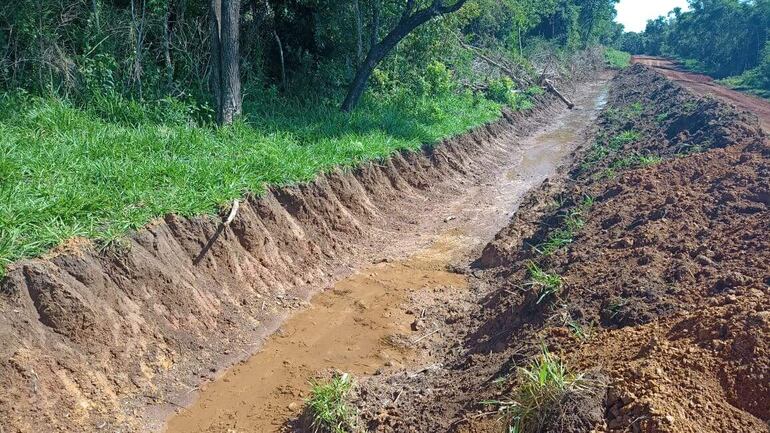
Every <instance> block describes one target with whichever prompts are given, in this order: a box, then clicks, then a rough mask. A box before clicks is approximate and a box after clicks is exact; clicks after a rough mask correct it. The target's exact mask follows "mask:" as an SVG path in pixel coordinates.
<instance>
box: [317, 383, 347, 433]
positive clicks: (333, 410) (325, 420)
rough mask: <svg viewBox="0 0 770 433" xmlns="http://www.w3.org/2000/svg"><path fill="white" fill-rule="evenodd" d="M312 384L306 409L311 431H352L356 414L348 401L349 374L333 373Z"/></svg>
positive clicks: (327, 432)
mask: <svg viewBox="0 0 770 433" xmlns="http://www.w3.org/2000/svg"><path fill="white" fill-rule="evenodd" d="M312 385H313V388H312V390H311V392H310V398H309V399H308V401H307V406H306V409H307V411H308V413H309V415H310V417H311V420H312V421H311V428H312V429H313V433H353V432H354V431H355V429H356V414H355V410H354V409H353V408H351V407H350V405H349V403H348V398H349V396H350V392H351V390H352V388H353V380H352V378H351V377H350V375H348V374H347V373H344V374H340V375H335V376H334V377H333V378H331V379H330V380H329V381H326V382H314V383H313V384H312Z"/></svg>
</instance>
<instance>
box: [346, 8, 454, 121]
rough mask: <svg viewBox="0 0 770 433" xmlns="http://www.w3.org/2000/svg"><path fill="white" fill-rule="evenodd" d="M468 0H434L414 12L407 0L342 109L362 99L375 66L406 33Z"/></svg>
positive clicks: (368, 57) (355, 80)
mask: <svg viewBox="0 0 770 433" xmlns="http://www.w3.org/2000/svg"><path fill="white" fill-rule="evenodd" d="M466 1H467V0H457V1H455V2H454V3H453V4H452V5H450V6H444V2H443V1H442V0H433V2H432V3H431V5H430V6H428V7H426V8H425V9H422V10H418V11H416V12H414V13H412V10H413V8H414V4H415V2H414V1H413V0H409V1H407V6H406V9H405V11H404V15H403V16H402V17H401V19H400V20H399V21H398V24H397V25H396V27H395V28H394V29H393V30H391V31H390V33H388V34H387V35H386V36H385V37H384V38H383V39H382V41H380V42H379V43H376V44H374V45H372V47H371V48H370V49H369V53H368V54H367V55H366V60H364V63H363V64H362V65H361V66H359V67H358V70H357V71H356V76H355V77H354V78H353V82H352V83H350V87H349V88H348V93H347V95H346V96H345V100H344V101H342V106H341V107H340V109H341V110H342V111H344V112H350V111H352V110H353V109H354V108H356V105H358V101H360V100H361V95H363V93H364V90H366V83H367V82H368V81H369V77H370V76H371V75H372V71H374V68H376V67H377V65H378V64H379V63H380V62H381V61H382V59H384V58H385V56H387V55H388V53H390V51H391V50H392V49H393V48H395V46H396V45H398V43H399V42H401V40H402V39H404V38H405V37H406V35H408V34H409V33H411V32H412V31H413V30H414V29H416V28H417V27H419V26H420V25H422V24H424V23H426V22H428V21H429V20H430V19H432V18H434V17H437V16H439V15H444V14H448V13H452V12H455V11H457V10H458V9H460V8H461V7H462V6H463V4H465V2H466Z"/></svg>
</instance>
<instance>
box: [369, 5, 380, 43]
mask: <svg viewBox="0 0 770 433" xmlns="http://www.w3.org/2000/svg"><path fill="white" fill-rule="evenodd" d="M373 3H374V4H373V5H372V8H373V9H374V10H373V11H372V33H371V35H369V49H370V50H371V49H372V48H373V47H374V46H375V45H377V41H378V40H379V37H380V35H379V31H380V1H379V0H373Z"/></svg>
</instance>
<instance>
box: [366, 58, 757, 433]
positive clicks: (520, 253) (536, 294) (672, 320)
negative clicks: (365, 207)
mask: <svg viewBox="0 0 770 433" xmlns="http://www.w3.org/2000/svg"><path fill="white" fill-rule="evenodd" d="M766 146H767V145H766V137H765V136H764V135H763V132H762V130H761V128H760V126H759V123H758V121H757V119H756V118H755V117H753V116H752V115H750V114H748V113H742V112H739V111H737V110H736V109H735V108H734V107H731V106H729V105H726V104H724V103H722V102H720V101H719V100H716V99H713V98H701V97H697V96H695V95H693V94H691V93H689V92H688V91H687V90H685V89H684V88H682V87H681V86H679V85H678V84H675V83H673V82H671V81H669V80H667V79H665V78H664V77H663V76H661V75H660V74H658V73H655V72H653V71H651V70H649V69H647V68H645V67H642V66H638V65H637V66H634V67H632V68H630V69H629V70H627V71H624V72H622V73H620V74H619V75H618V76H617V77H616V78H615V79H614V81H613V83H612V90H611V93H610V98H609V104H608V107H607V108H606V109H605V111H604V113H603V115H602V116H601V120H600V123H599V125H598V128H597V131H595V134H594V138H593V139H591V140H588V141H587V143H586V145H585V146H584V147H583V149H582V150H581V151H578V152H577V154H576V157H575V161H574V163H573V164H572V166H571V167H570V168H569V170H568V174H569V175H568V176H565V178H564V179H551V180H550V181H549V182H546V183H545V184H544V185H543V187H542V188H541V189H540V191H539V192H538V193H536V194H534V195H532V196H531V197H530V199H529V200H528V201H526V202H525V205H524V206H522V208H521V209H520V210H519V211H518V214H517V215H516V216H515V217H514V219H513V220H512V223H511V225H509V227H507V228H506V229H504V230H502V231H501V232H500V233H499V234H498V235H497V236H496V238H495V240H493V241H492V242H491V243H490V244H489V245H488V246H487V247H486V248H485V250H484V252H483V254H482V256H481V257H480V258H479V260H477V262H475V264H474V265H475V266H477V267H478V268H481V269H485V270H484V271H483V272H481V271H479V270H477V271H474V275H476V277H477V278H475V279H474V281H472V285H473V286H474V288H475V291H474V293H475V295H474V296H475V298H473V302H474V304H475V305H476V308H474V309H472V310H471V311H469V313H468V314H467V315H466V316H465V317H463V318H461V319H460V320H458V321H457V322H454V323H452V324H448V325H447V326H446V327H445V328H444V329H443V330H442V332H441V334H440V335H441V337H440V339H439V340H437V341H434V343H433V345H432V346H431V348H430V350H431V351H432V352H433V353H441V352H442V351H443V356H442V357H440V358H439V359H443V361H442V362H441V365H440V367H437V368H434V369H432V370H427V371H420V372H414V371H411V372H409V371H406V372H401V373H397V374H392V375H386V376H375V377H373V378H370V379H367V380H365V381H364V382H363V383H362V384H361V388H362V389H361V391H360V394H359V395H360V401H359V403H358V404H359V406H360V407H361V408H362V412H361V414H362V417H363V419H364V420H366V421H367V425H368V427H369V429H370V430H372V431H382V432H409V431H456V432H484V433H491V432H500V431H507V430H505V428H506V424H507V423H509V422H510V420H508V419H506V416H505V411H504V410H502V411H501V409H504V408H505V407H506V406H507V405H508V406H509V405H511V404H516V403H515V399H514V396H516V392H517V390H518V389H520V388H519V387H520V385H518V384H519V383H520V380H521V374H522V372H521V370H520V368H521V367H523V366H526V365H528V364H529V363H530V362H531V360H532V359H534V358H535V357H536V356H538V353H539V352H540V351H541V350H542V348H543V347H544V348H545V349H546V350H548V351H549V352H550V353H552V354H554V355H555V356H557V357H558V358H559V359H560V360H561V361H563V362H564V365H566V366H567V367H568V368H569V369H570V370H571V371H572V372H573V373H575V374H581V373H582V374H589V373H590V374H592V375H594V374H595V375H598V376H599V377H602V378H605V380H601V381H596V382H597V383H600V384H601V385H600V386H599V387H598V390H597V388H596V387H594V388H592V391H591V392H584V393H583V394H580V393H578V394H577V395H575V396H574V398H573V399H571V400H570V401H572V402H574V404H573V405H572V407H570V405H562V406H561V408H562V409H563V410H562V411H561V412H559V416H556V415H553V416H550V417H549V419H551V420H552V421H553V422H554V423H555V424H547V425H543V426H541V428H539V429H536V430H533V431H583V432H585V431H634V432H637V431H644V432H724V431H741V432H768V431H770V428H768V422H769V421H770V397H768V396H770V345H769V343H768V341H770V237H768V233H770V199H769V198H768V197H770V183H769V181H768V179H770V155H768V154H767V152H766ZM587 389H588V388H587ZM400 390H403V391H400ZM396 394H398V395H399V396H400V397H399V398H395V397H394V396H395V395H396ZM597 395H600V396H601V398H598V399H597V398H594V397H595V396H597ZM592 402H593V403H592ZM592 408H593V409H592ZM589 414H599V416H588V415H589ZM564 420H568V421H569V420H572V421H570V422H563V421H564ZM589 424H590V425H589Z"/></svg>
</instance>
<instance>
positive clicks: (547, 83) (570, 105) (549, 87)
mask: <svg viewBox="0 0 770 433" xmlns="http://www.w3.org/2000/svg"><path fill="white" fill-rule="evenodd" d="M543 84H545V88H546V90H548V91H549V92H551V93H553V94H554V95H556V97H558V98H559V99H561V100H562V101H563V102H564V103H565V104H567V108H569V109H570V110H571V109H573V108H574V107H575V104H573V103H572V101H570V100H569V99H567V97H566V96H564V95H562V94H561V92H559V91H558V90H557V89H556V87H555V86H554V85H553V83H552V82H551V80H549V79H545V80H543Z"/></svg>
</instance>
